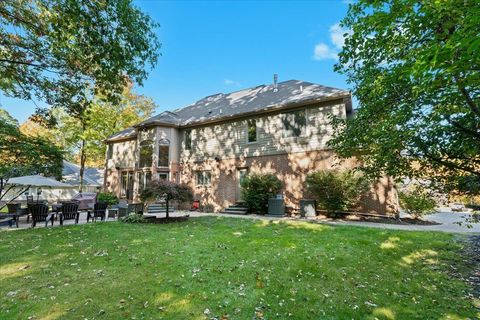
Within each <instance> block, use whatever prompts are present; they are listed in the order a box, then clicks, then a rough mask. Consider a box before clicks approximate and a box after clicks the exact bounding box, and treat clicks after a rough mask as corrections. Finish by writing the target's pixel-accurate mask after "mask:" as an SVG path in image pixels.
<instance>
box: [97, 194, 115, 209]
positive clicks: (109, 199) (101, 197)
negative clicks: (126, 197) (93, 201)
mask: <svg viewBox="0 0 480 320" xmlns="http://www.w3.org/2000/svg"><path fill="white" fill-rule="evenodd" d="M97 201H98V202H105V203H107V204H108V205H109V206H111V205H115V204H118V197H117V196H116V195H114V194H113V193H111V192H99V193H98V194H97Z"/></svg>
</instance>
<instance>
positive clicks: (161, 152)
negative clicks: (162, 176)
mask: <svg viewBox="0 0 480 320" xmlns="http://www.w3.org/2000/svg"><path fill="white" fill-rule="evenodd" d="M169 150H170V147H169V146H168V145H167V144H160V145H159V146H158V166H159V167H168V162H169V161H168V159H169V157H168V152H169Z"/></svg>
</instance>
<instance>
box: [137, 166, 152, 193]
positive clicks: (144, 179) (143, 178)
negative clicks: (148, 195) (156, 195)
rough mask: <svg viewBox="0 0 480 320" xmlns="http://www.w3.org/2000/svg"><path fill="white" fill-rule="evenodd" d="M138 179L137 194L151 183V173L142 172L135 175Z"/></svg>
mask: <svg viewBox="0 0 480 320" xmlns="http://www.w3.org/2000/svg"><path fill="white" fill-rule="evenodd" d="M137 178H138V192H139V193H140V192H142V190H143V189H145V188H146V187H147V185H148V184H149V183H150V182H151V181H152V173H151V172H150V171H143V172H139V173H137Z"/></svg>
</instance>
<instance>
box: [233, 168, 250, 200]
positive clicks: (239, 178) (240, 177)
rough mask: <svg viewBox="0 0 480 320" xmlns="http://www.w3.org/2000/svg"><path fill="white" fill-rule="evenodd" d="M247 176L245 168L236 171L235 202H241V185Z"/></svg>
mask: <svg viewBox="0 0 480 320" xmlns="http://www.w3.org/2000/svg"><path fill="white" fill-rule="evenodd" d="M247 174H248V169H247V168H241V169H240V168H239V169H237V190H236V200H237V201H242V187H241V183H242V181H243V180H244V179H245V177H246V176H247Z"/></svg>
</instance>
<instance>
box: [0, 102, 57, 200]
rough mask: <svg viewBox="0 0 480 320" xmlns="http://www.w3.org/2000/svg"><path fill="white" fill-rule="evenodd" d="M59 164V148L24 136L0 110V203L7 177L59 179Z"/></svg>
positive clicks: (3, 111)
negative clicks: (26, 176) (0, 179)
mask: <svg viewBox="0 0 480 320" xmlns="http://www.w3.org/2000/svg"><path fill="white" fill-rule="evenodd" d="M62 160H63V152H62V150H61V149H60V148H59V147H57V146H55V145H52V144H51V143H50V141H47V140H45V139H43V138H39V137H29V136H27V135H24V134H23V133H22V132H20V130H19V128H18V126H17V124H16V122H15V121H12V117H11V116H10V115H9V114H8V113H7V112H6V111H5V110H2V109H0V177H1V178H2V180H3V181H2V182H3V183H2V184H1V185H0V200H1V198H2V197H3V195H4V194H5V193H4V192H3V191H4V190H2V189H3V187H4V183H5V182H6V181H8V179H9V178H10V177H13V176H19V175H27V174H38V173H42V174H44V175H46V176H54V177H56V178H58V179H59V178H61V176H62Z"/></svg>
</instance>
